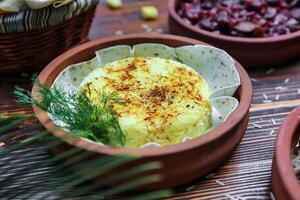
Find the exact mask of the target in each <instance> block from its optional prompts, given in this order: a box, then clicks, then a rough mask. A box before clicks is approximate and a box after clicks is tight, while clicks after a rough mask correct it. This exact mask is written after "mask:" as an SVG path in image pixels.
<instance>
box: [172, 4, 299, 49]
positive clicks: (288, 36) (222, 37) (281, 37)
mask: <svg viewBox="0 0 300 200" xmlns="http://www.w3.org/2000/svg"><path fill="white" fill-rule="evenodd" d="M177 1H178V0H169V2H168V10H169V14H170V17H172V18H173V19H174V20H175V21H176V22H177V23H179V24H180V25H181V26H183V27H185V28H186V29H189V30H190V31H193V32H194V33H197V34H201V35H205V36H207V37H210V38H214V39H218V40H225V41H228V42H240V43H258V44H259V43H269V42H282V41H285V40H290V39H293V38H298V37H300V30H299V31H296V32H293V33H288V34H284V35H279V36H273V37H261V38H245V37H236V36H228V35H223V34H217V33H212V32H210V31H206V30H204V29H201V28H197V27H195V26H193V25H191V24H188V23H186V22H185V21H184V20H183V19H182V18H181V17H180V16H179V15H178V14H177V12H176V10H175V3H176V2H177Z"/></svg>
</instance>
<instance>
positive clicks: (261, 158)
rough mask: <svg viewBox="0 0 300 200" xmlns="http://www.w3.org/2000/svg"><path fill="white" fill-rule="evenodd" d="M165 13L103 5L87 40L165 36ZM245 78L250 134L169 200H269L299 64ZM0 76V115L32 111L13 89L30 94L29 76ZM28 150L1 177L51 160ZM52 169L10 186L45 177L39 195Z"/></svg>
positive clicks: (162, 4)
mask: <svg viewBox="0 0 300 200" xmlns="http://www.w3.org/2000/svg"><path fill="white" fill-rule="evenodd" d="M142 5H155V6H157V7H158V9H159V14H160V16H159V18H158V19H157V20H156V21H143V20H142V19H141V17H140V14H139V10H140V7H141V6H142ZM166 8H167V1H166V0H145V1H141V0H131V1H129V0H127V1H124V6H123V8H122V9H120V10H115V11H112V10H110V9H108V8H107V7H106V6H105V5H104V3H102V1H101V4H100V6H99V7H98V8H97V13H96V17H95V20H94V22H93V25H92V29H91V31H90V38H91V39H96V38H101V37H105V36H110V35H115V34H122V33H123V34H126V33H139V32H151V31H154V32H161V31H163V32H165V33H168V30H169V29H168V26H167V18H168V14H167V10H166ZM249 74H250V75H251V77H253V79H252V83H253V86H254V92H253V101H252V103H253V104H252V107H251V113H250V122H249V125H248V129H247V132H246V134H245V137H244V138H243V140H242V142H241V144H240V145H239V147H238V148H237V150H236V151H235V152H234V154H233V155H232V156H231V158H230V159H228V160H227V161H226V162H225V163H224V164H223V165H222V166H220V167H219V168H218V169H216V170H213V171H212V174H210V175H209V176H208V177H207V178H205V177H204V178H199V179H198V180H196V181H194V182H192V183H189V184H187V185H184V186H180V187H178V188H175V191H176V192H175V195H174V197H172V198H170V199H177V200H179V199H249V200H250V199H271V197H270V192H271V188H270V187H271V185H270V184H271V179H270V177H271V162H272V157H273V152H274V143H275V139H276V131H277V130H278V127H279V126H280V124H281V122H282V121H283V119H284V117H285V116H286V115H287V114H288V113H289V112H290V111H291V110H292V109H293V108H294V107H295V106H298V105H300V100H299V99H300V61H296V62H294V63H290V64H287V65H285V66H280V68H278V69H275V70H270V69H267V68H264V67H263V66H262V67H261V68H260V69H256V70H252V71H249ZM0 76H1V78H0V111H4V112H7V113H20V114H24V113H30V112H32V111H31V108H28V107H21V106H18V105H16V104H15V102H14V97H13V94H12V91H13V89H14V86H15V85H19V86H22V87H25V88H27V89H30V87H31V81H30V76H31V74H10V75H7V74H0ZM278 96H279V97H278ZM266 100H269V101H266ZM274 122H275V124H274ZM22 130H23V129H22ZM16 134H17V135H19V136H20V135H22V134H20V132H19V133H18V132H17V133H16V132H14V133H9V134H8V135H4V136H1V137H0V141H3V142H4V143H5V145H4V146H2V147H0V150H1V149H5V148H6V145H9V144H10V143H12V142H13V141H14V140H13V139H12V138H14V137H15V136H16ZM24 134H25V137H30V134H29V133H26V130H25V133H24ZM14 139H16V138H14ZM17 139H18V138H17ZM19 139H20V138H19ZM21 139H22V137H21ZM32 148H33V147H29V149H24V152H23V153H17V154H16V155H10V156H9V157H7V158H5V159H2V160H0V174H3V172H4V171H5V172H7V174H9V173H10V174H13V173H15V172H16V171H19V170H22V169H24V167H26V166H28V165H30V164H31V163H34V162H41V161H43V159H45V158H46V157H49V156H50V154H49V153H48V152H47V151H41V152H39V153H38V154H34V152H33V151H32ZM4 162H5V163H6V164H5V166H3V163H4ZM191 164H192V161H191ZM15 166H18V167H15ZM55 170H56V166H49V167H48V168H46V167H45V168H43V169H40V170H39V171H37V172H35V173H34V174H31V175H29V176H28V177H27V176H26V179H17V180H15V181H14V182H12V185H11V186H10V187H13V188H15V191H18V190H20V189H21V188H22V186H23V185H24V183H25V182H24V180H26V181H27V182H30V181H32V182H33V183H34V181H39V178H40V177H43V180H46V179H47V182H49V184H48V185H47V184H46V185H45V184H44V185H43V184H41V186H40V187H39V188H37V189H36V190H37V195H38V194H39V193H41V192H42V190H44V189H45V188H47V190H51V184H54V185H55V183H57V181H58V180H59V176H60V175H61V174H58V173H55ZM1 178H3V176H1V175H0V181H1V180H2V179H1ZM31 179H32V180H31ZM3 190H5V189H4V188H1V189H0V196H2V195H1V194H3V192H4V193H5V191H3ZM55 198H57V199H60V198H61V197H54V199H55ZM82 199H84V198H82Z"/></svg>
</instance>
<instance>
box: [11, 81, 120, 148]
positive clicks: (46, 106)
mask: <svg viewBox="0 0 300 200" xmlns="http://www.w3.org/2000/svg"><path fill="white" fill-rule="evenodd" d="M36 84H37V85H38V90H37V92H38V95H39V98H35V97H33V96H32V94H31V93H30V92H29V91H27V90H25V89H23V88H20V87H16V88H15V91H14V94H15V96H16V101H17V103H19V104H22V105H36V106H38V107H40V108H41V109H43V110H44V111H46V112H48V113H49V114H50V115H51V116H52V117H53V118H54V119H56V120H60V121H62V122H63V123H64V124H65V126H64V127H62V128H66V129H68V131H69V133H70V134H71V135H73V136H76V137H83V138H87V139H90V140H92V141H95V142H101V143H103V144H105V145H109V146H113V147H121V146H124V144H125V135H124V134H123V132H122V130H121V128H120V125H119V122H118V120H117V118H116V113H115V111H114V110H112V109H111V108H110V107H109V105H110V104H111V103H122V101H121V100H120V99H119V98H118V97H116V94H115V93H105V92H99V91H93V92H94V94H96V95H95V99H97V100H96V101H93V100H91V98H89V96H88V94H86V93H84V92H72V93H67V92H65V91H63V90H62V89H60V88H56V87H49V86H48V85H46V84H42V83H40V82H36ZM93 98H94V97H93Z"/></svg>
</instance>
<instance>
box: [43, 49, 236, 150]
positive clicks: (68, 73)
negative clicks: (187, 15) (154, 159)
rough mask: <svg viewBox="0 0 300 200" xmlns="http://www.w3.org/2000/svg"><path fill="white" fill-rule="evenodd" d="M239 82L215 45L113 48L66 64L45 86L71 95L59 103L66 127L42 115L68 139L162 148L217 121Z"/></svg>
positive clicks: (229, 105)
mask: <svg viewBox="0 0 300 200" xmlns="http://www.w3.org/2000/svg"><path fill="white" fill-rule="evenodd" d="M240 84H241V83H240V77H239V73H238V71H237V69H236V68H235V61H234V59H233V58H232V57H231V56H229V55H228V54H227V53H226V52H225V51H223V50H221V49H218V48H215V47H211V46H207V45H187V46H181V47H174V48H173V47H169V46H167V45H164V44H158V43H141V44H136V45H133V46H129V45H116V46H111V47H107V48H102V49H100V50H98V51H96V52H95V57H94V58H92V59H91V60H87V61H84V62H81V63H76V64H72V65H70V66H67V67H66V68H64V69H63V70H62V71H61V72H60V73H59V75H58V76H57V77H56V79H55V81H54V83H53V84H52V85H51V87H52V88H53V89H54V90H58V91H60V92H61V93H63V94H65V95H66V96H68V95H69V96H70V97H72V98H69V99H71V103H70V104H72V105H71V106H69V105H66V106H64V107H69V108H70V111H71V112H72V113H71V114H70V117H69V118H68V119H71V123H68V121H66V120H64V119H63V120H61V119H59V118H57V117H55V116H53V115H51V113H48V114H49V115H50V118H51V119H52V120H53V121H54V123H55V124H56V125H57V126H60V127H63V128H65V130H67V131H68V132H69V133H70V135H73V136H75V137H79V138H80V139H83V140H87V141H89V142H95V143H97V144H99V145H104V146H112V147H133V148H152V147H162V146H165V145H170V144H177V143H182V142H188V141H189V140H192V139H194V138H197V137H199V136H201V135H204V134H209V133H210V130H212V129H214V128H215V127H217V126H219V125H220V124H222V123H223V122H224V121H225V120H226V119H227V117H228V116H229V115H230V114H231V113H232V112H233V111H234V110H235V109H236V108H237V106H238V104H239V102H238V100H237V99H236V98H235V97H233V95H234V94H235V92H236V90H237V89H238V87H239V86H240ZM56 93H57V92H56ZM76 96H77V97H76ZM79 97H80V98H79ZM82 98H83V99H84V102H81V99H82ZM108 99H109V100H108ZM59 102H60V101H59ZM74 102H75V107H74V106H73V105H74ZM85 106H87V109H85ZM99 106H100V108H101V109H98V107H99ZM76 108H78V109H76ZM79 108H80V109H79ZM78 110H79V111H80V112H81V113H82V112H84V113H82V114H80V113H78V112H77V111H78ZM50 111H51V110H50ZM72 116H75V117H76V120H78V121H76V120H75V121H74V120H73V119H75V118H73V117H72ZM103 116H106V117H104V118H103ZM74 124H75V125H76V126H74ZM70 125H72V126H70ZM78 125H80V126H78ZM78 127H79V128H81V129H80V130H77V129H78ZM74 129H75V132H74ZM72 130H73V131H72Z"/></svg>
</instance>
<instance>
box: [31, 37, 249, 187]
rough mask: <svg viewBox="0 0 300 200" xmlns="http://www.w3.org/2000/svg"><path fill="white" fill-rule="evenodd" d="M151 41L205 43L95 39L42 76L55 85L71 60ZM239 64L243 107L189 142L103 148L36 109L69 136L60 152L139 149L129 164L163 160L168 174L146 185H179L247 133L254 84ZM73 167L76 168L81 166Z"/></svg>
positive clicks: (178, 41)
mask: <svg viewBox="0 0 300 200" xmlns="http://www.w3.org/2000/svg"><path fill="white" fill-rule="evenodd" d="M146 42H150V43H151V42H152V43H162V44H166V45H169V46H172V47H179V46H183V45H194V44H204V43H202V42H200V41H197V40H193V39H189V38H185V37H180V36H173V35H161V34H133V35H125V36H113V37H109V38H104V39H99V40H95V41H91V42H88V43H85V44H83V45H80V46H78V47H76V48H74V49H72V50H69V51H67V52H66V53H64V54H62V55H61V56H59V57H57V58H56V59H55V60H53V61H52V62H51V63H50V64H49V65H48V66H47V67H46V68H45V69H44V70H43V71H42V72H41V73H40V75H39V79H40V81H41V82H42V83H47V84H49V85H50V84H52V83H53V81H54V79H55V78H56V77H57V75H58V74H59V73H60V72H61V71H62V70H63V69H64V68H66V67H67V66H68V65H71V64H74V63H79V62H82V61H86V60H89V59H91V58H93V57H94V52H95V51H97V50H99V49H102V48H106V47H110V46H114V45H121V44H123V45H134V44H138V43H146ZM236 68H237V70H238V72H239V75H240V78H241V86H240V88H239V89H238V91H237V92H236V94H235V96H236V97H237V98H238V99H239V101H240V103H239V105H238V107H237V109H236V110H235V111H234V112H233V113H232V114H231V115H230V116H229V118H228V119H227V120H226V122H225V123H223V124H221V125H220V126H219V127H217V128H215V129H214V130H212V131H210V132H209V133H208V134H206V135H204V136H201V137H199V138H197V139H193V140H191V141H188V142H185V143H180V144H175V145H169V146H164V147H161V148H145V149H131V148H112V147H103V146H100V145H97V144H94V143H91V142H87V141H86V140H82V139H79V140H77V141H76V142H74V141H72V140H71V139H70V138H68V137H67V133H66V132H64V131H62V130H57V129H56V130H55V131H53V129H55V127H56V126H55V125H54V124H53V123H45V121H47V120H50V119H49V116H48V115H47V114H46V113H45V112H44V111H42V110H41V109H39V108H37V107H34V112H35V113H36V114H37V115H38V119H39V121H40V122H41V123H42V124H43V125H44V127H45V128H46V129H48V130H50V131H52V133H53V134H54V135H55V136H57V137H60V138H63V139H64V140H65V143H64V144H63V145H61V146H59V147H57V148H55V149H53V150H54V152H55V153H61V152H62V151H65V150H67V149H68V148H70V147H72V146H73V147H74V146H76V147H78V148H82V149H85V150H87V151H90V152H92V153H93V156H94V157H99V156H105V155H121V154H135V155H138V156H139V158H138V159H137V160H135V161H134V162H132V163H130V164H129V165H128V166H135V165H138V164H141V163H146V162H149V161H159V162H161V164H162V168H161V169H159V170H158V173H160V174H161V175H162V179H161V180H160V181H159V182H158V183H155V184H151V185H148V186H146V187H144V189H157V188H165V187H172V186H177V185H180V184H183V183H186V182H189V181H191V180H193V179H196V178H198V177H199V176H202V175H204V174H206V173H208V172H210V171H212V170H213V169H214V168H216V167H217V166H218V165H220V164H221V163H222V162H223V161H224V160H225V159H226V158H228V156H230V154H231V153H232V152H233V151H234V149H235V148H236V146H237V145H238V144H239V143H240V140H241V138H242V137H243V135H244V133H245V129H246V127H247V123H248V119H249V114H248V113H249V107H250V103H251V97H252V85H251V81H250V79H249V77H248V75H247V73H246V72H245V70H244V69H243V67H242V66H241V65H240V64H239V63H238V62H236ZM32 92H33V94H34V95H36V94H37V91H36V86H34V88H33V91H32ZM128 166H125V167H121V168H118V169H115V170H112V171H111V173H114V174H117V173H119V172H120V171H122V170H126V169H127V167H128ZM73 169H75V170H76V166H75V167H73ZM156 172H157V171H156ZM111 173H110V174H111Z"/></svg>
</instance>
